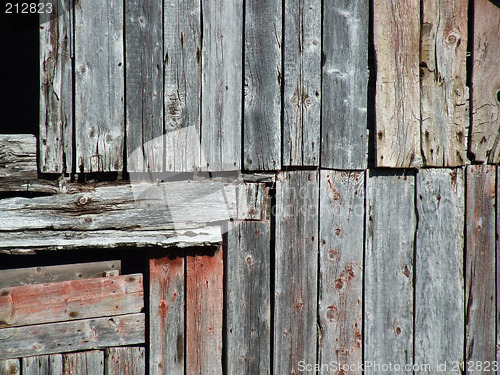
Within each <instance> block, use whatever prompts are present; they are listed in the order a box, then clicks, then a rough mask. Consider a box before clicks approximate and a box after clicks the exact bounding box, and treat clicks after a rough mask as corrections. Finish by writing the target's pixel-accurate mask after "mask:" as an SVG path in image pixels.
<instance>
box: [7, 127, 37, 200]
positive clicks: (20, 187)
mask: <svg viewBox="0 0 500 375" xmlns="http://www.w3.org/2000/svg"><path fill="white" fill-rule="evenodd" d="M36 178H37V168H36V138H35V137H34V136H32V135H29V134H16V135H11V134H2V135H0V191H27V190H28V183H29V181H30V180H34V179H36Z"/></svg>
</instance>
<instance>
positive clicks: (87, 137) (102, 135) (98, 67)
mask: <svg viewBox="0 0 500 375" xmlns="http://www.w3.org/2000/svg"><path fill="white" fill-rule="evenodd" d="M74 9H75V129H76V130H75V131H76V133H75V137H76V166H77V171H78V172H108V171H121V170H122V168H123V147H124V114H125V110H124V95H125V93H124V81H125V80H124V68H125V66H124V63H125V62H124V56H123V2H122V1H118V0H111V1H104V2H101V1H94V0H79V1H76V3H75V7H74Z"/></svg>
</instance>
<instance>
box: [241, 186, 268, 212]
mask: <svg viewBox="0 0 500 375" xmlns="http://www.w3.org/2000/svg"><path fill="white" fill-rule="evenodd" d="M236 194H237V195H236V197H237V198H236V202H237V217H236V218H237V219H242V220H270V217H271V195H270V194H269V187H267V186H265V184H262V183H243V184H240V185H238V190H237V191H236Z"/></svg>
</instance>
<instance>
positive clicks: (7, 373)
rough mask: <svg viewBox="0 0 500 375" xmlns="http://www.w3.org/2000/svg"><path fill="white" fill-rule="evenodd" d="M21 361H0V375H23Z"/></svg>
mask: <svg viewBox="0 0 500 375" xmlns="http://www.w3.org/2000/svg"><path fill="white" fill-rule="evenodd" d="M19 362H20V361H19V359H4V360H0V375H21V366H20V364H19Z"/></svg>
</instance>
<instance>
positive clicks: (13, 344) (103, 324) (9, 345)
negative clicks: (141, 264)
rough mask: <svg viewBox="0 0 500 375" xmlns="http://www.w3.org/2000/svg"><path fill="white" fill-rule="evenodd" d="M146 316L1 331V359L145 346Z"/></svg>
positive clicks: (62, 323)
mask: <svg viewBox="0 0 500 375" xmlns="http://www.w3.org/2000/svg"><path fill="white" fill-rule="evenodd" d="M144 323H145V319H144V314H131V315H121V316H113V317H106V318H97V319H85V320H75V321H71V322H61V323H53V324H40V325H33V326H24V327H12V328H4V329H0V359H6V358H17V357H24V356H33V355H42V354H53V353H65V352H71V351H75V350H89V349H96V348H105V347H112V346H122V345H136V344H142V343H144V330H145V326H144Z"/></svg>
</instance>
